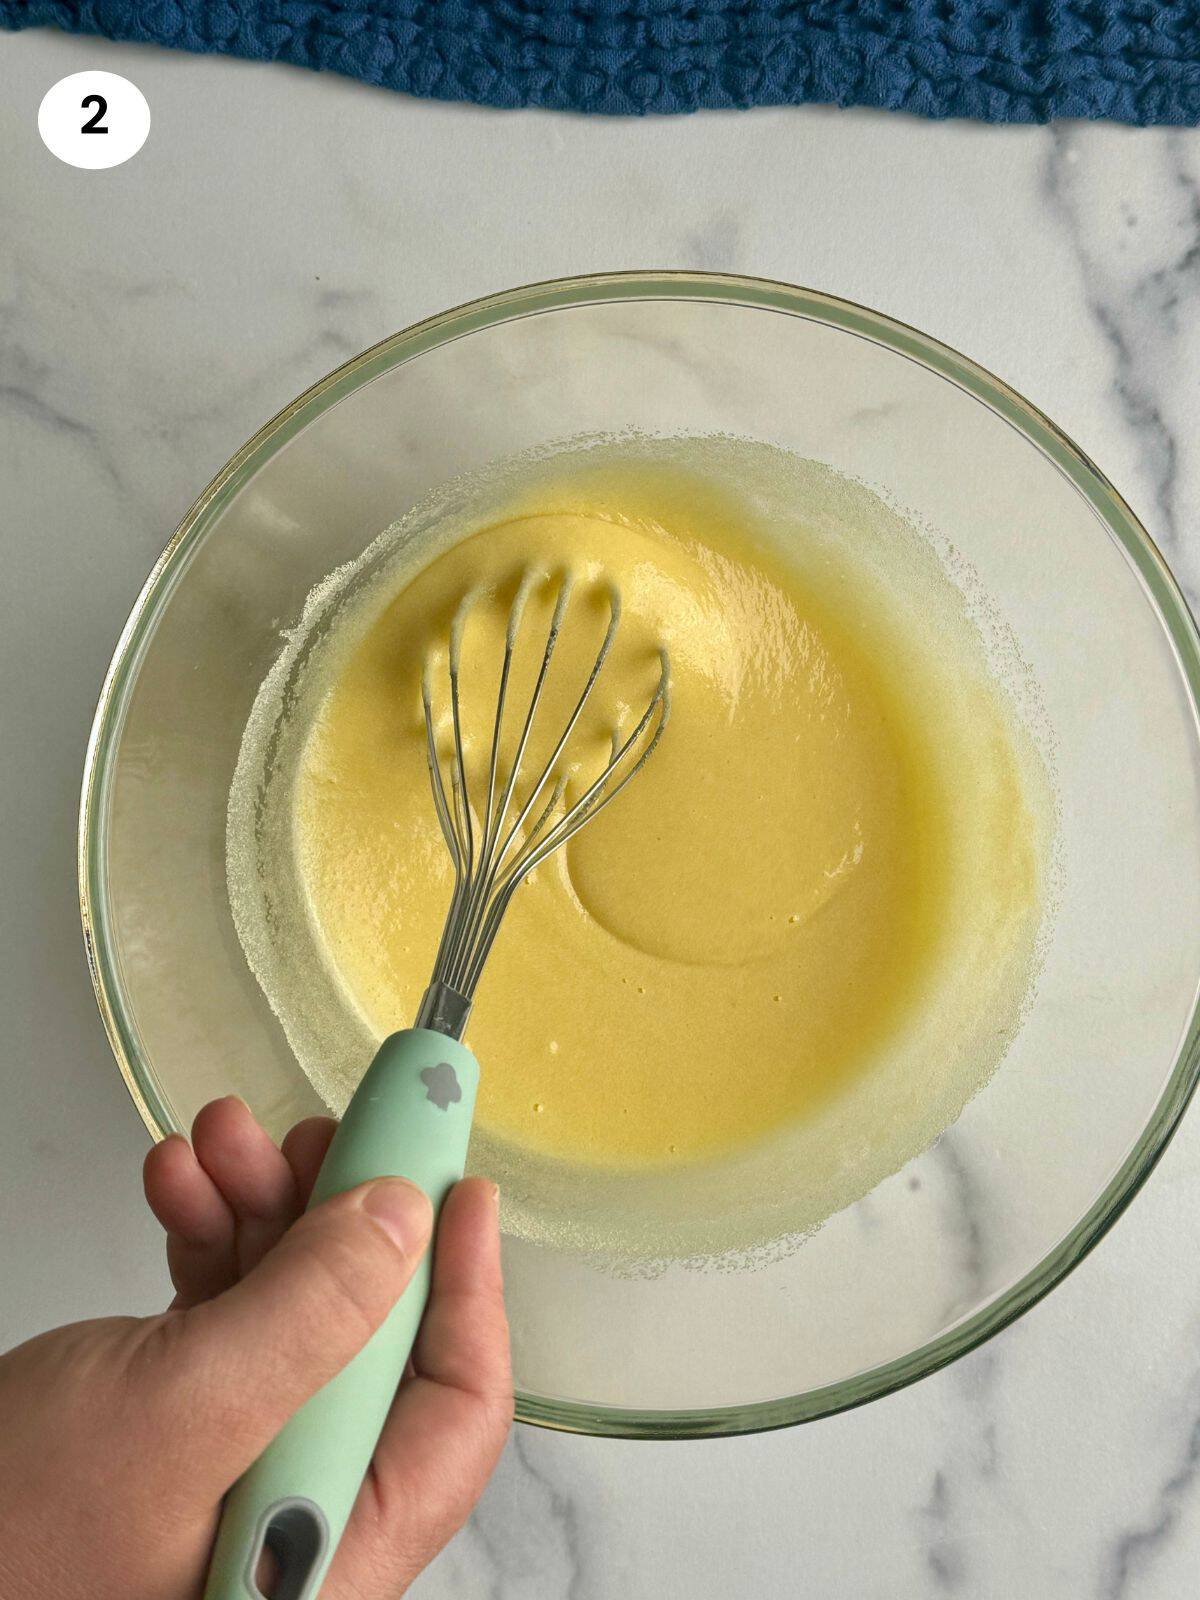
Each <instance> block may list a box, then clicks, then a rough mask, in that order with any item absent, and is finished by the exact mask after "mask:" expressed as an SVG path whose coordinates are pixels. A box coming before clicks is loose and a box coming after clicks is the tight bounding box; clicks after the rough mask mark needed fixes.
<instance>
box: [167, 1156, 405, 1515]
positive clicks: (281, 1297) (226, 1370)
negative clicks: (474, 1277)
mask: <svg viewBox="0 0 1200 1600" xmlns="http://www.w3.org/2000/svg"><path fill="white" fill-rule="evenodd" d="M432 1226H433V1212H432V1207H431V1206H430V1203H429V1200H428V1198H427V1197H426V1196H425V1195H424V1194H423V1193H422V1192H421V1190H420V1189H418V1188H417V1187H416V1185H415V1184H411V1183H409V1182H407V1181H406V1180H405V1179H403V1178H381V1179H378V1180H376V1181H375V1182H373V1183H365V1184H361V1185H360V1186H359V1187H358V1188H357V1189H350V1190H348V1191H347V1192H346V1193H345V1194H341V1195H336V1196H334V1198H333V1199H331V1200H327V1201H325V1202H324V1203H323V1204H322V1205H319V1206H315V1207H314V1208H313V1210H311V1211H309V1212H307V1213H306V1214H305V1215H304V1216H302V1217H301V1218H300V1219H299V1220H298V1221H297V1222H296V1223H294V1224H293V1225H292V1227H291V1228H289V1229H288V1231H287V1233H285V1234H284V1236H283V1238H282V1239H281V1240H280V1241H279V1243H278V1244H277V1245H276V1246H275V1247H274V1249H272V1250H270V1251H269V1252H268V1253H267V1255H265V1256H264V1257H263V1259H262V1261H260V1262H259V1264H258V1266H256V1267H255V1268H254V1270H253V1271H252V1272H250V1273H248V1274H247V1275H246V1277H244V1278H243V1279H242V1280H241V1282H240V1283H237V1284H235V1285H234V1287H233V1288H231V1289H227V1290H226V1291H225V1293H224V1294H222V1295H219V1296H217V1298H216V1299H214V1300H209V1301H207V1302H206V1303H205V1304H203V1305H199V1306H194V1307H193V1308H191V1309H190V1310H188V1311H185V1312H182V1313H176V1314H174V1316H175V1318H176V1319H177V1320H175V1321H174V1323H173V1324H172V1323H171V1322H170V1321H169V1322H168V1323H166V1324H164V1326H163V1332H164V1333H165V1334H167V1335H168V1337H166V1338H164V1339H163V1340H162V1341H161V1346H160V1350H159V1353H158V1356H157V1360H158V1361H159V1362H161V1378H162V1380H163V1381H162V1383H161V1386H160V1385H159V1384H155V1383H154V1382H153V1378H152V1380H151V1385H150V1388H151V1391H152V1392H155V1391H156V1392H157V1394H158V1395H160V1396H161V1397H162V1399H163V1401H164V1402H165V1405H166V1407H167V1408H168V1410H169V1413H170V1414H171V1416H172V1420H173V1422H174V1424H175V1427H176V1429H178V1424H179V1419H180V1416H181V1415H182V1416H183V1417H186V1418H188V1424H187V1426H186V1427H185V1429H183V1430H182V1431H183V1432H184V1433H185V1435H186V1439H187V1444H186V1448H187V1455H188V1470H189V1477H190V1478H191V1479H192V1481H193V1482H195V1480H196V1478H197V1476H201V1475H203V1476H204V1477H206V1478H207V1477H209V1476H210V1474H211V1476H212V1477H213V1479H214V1480H215V1487H216V1489H217V1492H218V1493H222V1492H224V1490H225V1489H227V1488H228V1487H229V1485H230V1484H231V1483H232V1482H233V1481H234V1479H235V1478H237V1477H238V1476H240V1474H241V1473H242V1472H243V1471H245V1469H246V1468H247V1467H248V1466H249V1465H250V1463H251V1462H252V1461H254V1460H255V1458H256V1457H257V1456H258V1455H260V1454H261V1452H262V1451H263V1450H264V1449H265V1447H266V1446H267V1445H268V1444H269V1443H270V1441H271V1440H272V1439H273V1438H274V1437H275V1435H276V1434H277V1433H278V1432H279V1430H280V1428H282V1426H283V1424H284V1423H285V1422H286V1421H287V1420H288V1418H289V1417H290V1416H291V1415H292V1413H293V1412H295V1411H297V1410H299V1408H300V1407H301V1406H302V1405H303V1404H304V1402H305V1401H306V1400H307V1399H309V1398H310V1397H311V1396H312V1395H314V1394H315V1393H316V1392H317V1390H318V1389H320V1388H321V1387H322V1385H323V1384H325V1383H327V1382H328V1381H329V1379H330V1378H332V1377H333V1376H334V1375H335V1374H336V1373H338V1372H340V1371H341V1369H342V1368H343V1367H344V1366H345V1365H346V1363H347V1362H348V1361H350V1359H351V1358H352V1357H353V1356H355V1355H357V1354H358V1352H359V1350H361V1349H362V1347H363V1345H365V1344H366V1342H367V1340H368V1339H369V1338H370V1337H371V1335H372V1334H373V1333H374V1332H375V1330H376V1329H377V1328H378V1327H379V1326H380V1324H381V1323H382V1322H383V1320H384V1319H385V1317H386V1316H387V1314H388V1312H389V1311H390V1310H391V1309H392V1307H393V1306H394V1305H395V1303H396V1301H397V1300H398V1299H399V1298H400V1296H401V1294H402V1293H403V1292H404V1290H405V1288H406V1287H407V1285H408V1282H409V1280H410V1279H411V1277H412V1275H413V1272H414V1271H415V1269H416V1267H417V1265H418V1264H419V1262H420V1260H421V1258H422V1256H423V1255H424V1253H425V1250H426V1247H427V1246H428V1244H429V1238H430V1233H431V1231H432ZM152 1364H153V1358H152Z"/></svg>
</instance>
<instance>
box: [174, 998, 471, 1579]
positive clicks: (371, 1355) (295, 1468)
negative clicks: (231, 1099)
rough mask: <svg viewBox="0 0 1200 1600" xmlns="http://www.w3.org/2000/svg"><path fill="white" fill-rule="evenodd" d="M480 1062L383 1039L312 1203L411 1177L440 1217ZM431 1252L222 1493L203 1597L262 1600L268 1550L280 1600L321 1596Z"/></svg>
mask: <svg viewBox="0 0 1200 1600" xmlns="http://www.w3.org/2000/svg"><path fill="white" fill-rule="evenodd" d="M478 1083H479V1066H478V1064H477V1062H476V1060H475V1058H474V1056H473V1055H472V1054H471V1052H470V1051H469V1050H468V1049H466V1048H465V1046H463V1045H461V1044H459V1043H458V1042H457V1041H455V1040H454V1039H450V1038H447V1037H446V1036H445V1035H444V1034H441V1033H435V1032H433V1031H431V1030H429V1029H426V1028H409V1029H406V1030H405V1031H404V1032H402V1033H394V1034H392V1036H391V1037H390V1038H389V1039H385V1040H384V1042H383V1044H382V1045H380V1047H379V1052H378V1054H377V1055H376V1057H375V1059H374V1061H373V1062H372V1063H371V1066H370V1067H369V1069H368V1071H367V1073H366V1076H365V1077H364V1078H363V1080H362V1082H361V1083H360V1084H359V1086H358V1089H357V1091H356V1092H355V1095H354V1098H353V1099H352V1100H351V1102H350V1104H349V1106H348V1107H347V1109H346V1114H345V1116H344V1117H343V1118H342V1123H341V1126H340V1127H339V1128H338V1131H337V1133H336V1134H335V1135H334V1138H333V1143H332V1144H331V1145H330V1147H329V1153H328V1155H327V1156H326V1157H325V1161H324V1163H323V1165H322V1167H321V1172H320V1176H319V1177H318V1179H317V1183H316V1187H315V1189H314V1190H313V1196H312V1201H311V1204H313V1205H316V1204H317V1203H319V1202H320V1201H321V1200H326V1199H328V1198H329V1196H330V1195H334V1194H340V1193H341V1192H342V1191H343V1190H345V1189H352V1188H354V1186H355V1185H356V1184H359V1183H365V1182H367V1181H368V1180H369V1179H371V1178H383V1177H400V1178H409V1179H411V1181H412V1182H413V1183H416V1184H418V1185H419V1186H420V1187H421V1188H422V1189H424V1190H425V1192H426V1194H428V1196H429V1198H430V1199H431V1200H432V1202H433V1206H434V1212H435V1214H436V1212H437V1211H438V1210H439V1209H440V1208H441V1204H442V1201H443V1200H444V1199H445V1197H446V1194H447V1192H448V1191H449V1190H450V1188H451V1187H452V1186H453V1184H455V1183H456V1182H457V1181H458V1179H459V1178H461V1177H462V1175H463V1168H464V1166H465V1164H466V1159H467V1143H468V1141H469V1139H470V1136H471V1118H472V1115H473V1112H474V1109H475V1091H476V1088H477V1087H478ZM429 1279H430V1262H429V1256H428V1253H427V1254H426V1257H425V1259H424V1260H423V1261H422V1262H421V1265H420V1266H419V1267H418V1269H417V1271H416V1273H415V1275H414V1277H413V1279H412V1282H411V1283H410V1284H409V1286H408V1288H407V1289H406V1290H405V1291H404V1294H403V1295H402V1296H401V1298H400V1299H399V1300H398V1301H397V1303H396V1305H395V1306H394V1307H393V1309H392V1311H391V1314H390V1315H389V1317H388V1319H387V1321H386V1322H385V1323H384V1325H383V1326H382V1327H381V1328H380V1329H379V1331H378V1332H377V1333H376V1334H375V1335H374V1337H373V1338H372V1339H371V1341H370V1342H369V1343H368V1344H367V1345H366V1347H365V1348H364V1349H363V1350H362V1351H361V1352H360V1353H359V1354H358V1355H357V1356H356V1357H355V1358H354V1360H353V1361H351V1363H350V1365H349V1366H348V1367H345V1368H344V1369H343V1370H342V1371H341V1372H340V1373H338V1375H337V1377H335V1378H334V1379H333V1380H332V1381H331V1382H329V1383H327V1384H326V1385H325V1387H324V1388H323V1389H321V1390H320V1391H319V1393H317V1394H316V1395H314V1396H313V1398H312V1399H311V1400H310V1401H309V1402H308V1403H307V1405H305V1406H303V1407H302V1408H301V1409H300V1410H299V1411H298V1412H297V1413H296V1415H295V1416H294V1417H293V1418H292V1419H291V1421H290V1422H288V1423H287V1424H286V1425H285V1427H284V1428H283V1430H282V1432H280V1433H279V1434H278V1435H277V1436H276V1438H275V1439H274V1441H273V1442H272V1443H271V1444H270V1445H269V1446H268V1448H267V1449H266V1450H265V1451H264V1453H263V1454H262V1455H261V1456H260V1457H259V1459H258V1460H257V1461H256V1462H255V1463H254V1465H253V1466H252V1467H251V1468H250V1470H249V1471H248V1472H247V1473H245V1475H244V1476H243V1477H242V1478H240V1479H239V1480H238V1482H237V1483H236V1484H235V1485H234V1487H233V1489H232V1490H231V1491H230V1493H229V1494H228V1496H227V1497H226V1500H225V1505H224V1508H223V1510H222V1514H221V1525H220V1529H219V1531H218V1534H217V1541H216V1545H215V1548H214V1550H213V1556H212V1563H211V1566H210V1568H209V1576H208V1586H207V1588H206V1589H205V1591H204V1595H205V1600H261V1596H262V1591H261V1590H260V1589H259V1587H258V1584H257V1582H256V1581H255V1572H256V1570H257V1568H258V1564H259V1560H260V1557H261V1555H262V1552H263V1548H264V1545H265V1546H266V1547H267V1548H269V1549H270V1550H271V1552H272V1554H273V1555H274V1557H275V1560H276V1563H277V1566H278V1576H277V1578H276V1580H275V1583H274V1585H273V1588H272V1600H314V1597H315V1596H316V1595H317V1594H318V1592H319V1591H320V1587H321V1584H322V1582H323V1581H324V1578H325V1574H326V1572H327V1571H328V1568H329V1563H330V1562H331V1561H332V1559H333V1554H334V1551H335V1550H336V1549H337V1545H338V1541H339V1539H340V1538H341V1536H342V1532H343V1530H344V1528H345V1526H346V1521H347V1518H348V1517H349V1515H350V1511H351V1508H352V1507H353V1505H354V1501H355V1498H356V1497H357V1495H358V1491H359V1488H360V1486H361V1484H362V1481H363V1476H364V1474H365V1473H366V1470H367V1467H368V1465H369V1464H370V1461H371V1456H372V1454H373V1452H374V1449H375V1445H376V1443H377V1442H378V1439H379V1435H380V1432H381V1431H382V1429H383V1424H384V1420H385V1419H386V1417H387V1414H388V1409H389V1407H390V1406H391V1403H392V1400H393V1398H394V1396H395V1393H396V1389H397V1387H398V1385H399V1383H400V1379H401V1377H402V1375H403V1373H404V1368H405V1365H406V1364H407V1362H408V1358H409V1354H410V1352H411V1350H412V1347H413V1341H414V1340H415V1339H416V1336H417V1327H418V1325H419V1323H420V1321H421V1315H422V1313H423V1311H424V1310H425V1302H426V1300H427V1298H428V1295H429Z"/></svg>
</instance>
